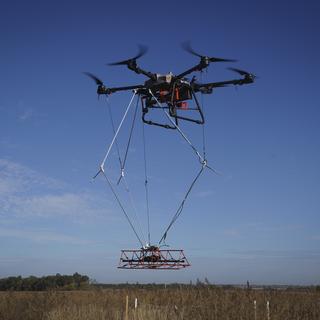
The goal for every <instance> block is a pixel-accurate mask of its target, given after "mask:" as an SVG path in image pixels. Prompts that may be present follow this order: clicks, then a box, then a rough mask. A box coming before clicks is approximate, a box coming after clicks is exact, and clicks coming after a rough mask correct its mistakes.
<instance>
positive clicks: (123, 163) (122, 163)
mask: <svg viewBox="0 0 320 320" xmlns="http://www.w3.org/2000/svg"><path fill="white" fill-rule="evenodd" d="M138 104H139V96H138V99H137V104H136V108H135V110H134V115H133V119H132V124H131V129H130V134H129V138H128V143H127V147H126V152H125V155H124V159H123V161H122V162H121V175H120V178H119V180H118V182H117V184H119V183H120V181H121V178H122V177H124V167H125V165H126V161H127V157H128V151H129V147H130V143H131V138H132V135H133V130H134V125H135V122H136V117H137V110H138Z"/></svg>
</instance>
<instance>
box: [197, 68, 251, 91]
mask: <svg viewBox="0 0 320 320" xmlns="http://www.w3.org/2000/svg"><path fill="white" fill-rule="evenodd" d="M254 79H255V76H254V75H252V74H249V73H248V74H246V75H245V76H244V78H242V79H234V80H227V81H219V82H210V83H196V82H194V83H192V88H193V90H194V92H202V93H212V89H213V88H221V87H227V86H229V85H235V86H236V85H239V86H242V85H243V84H250V83H253V82H254Z"/></svg>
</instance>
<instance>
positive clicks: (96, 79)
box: [83, 72, 103, 86]
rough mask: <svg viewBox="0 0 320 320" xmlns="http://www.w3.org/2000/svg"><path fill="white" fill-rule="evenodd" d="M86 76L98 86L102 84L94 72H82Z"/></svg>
mask: <svg viewBox="0 0 320 320" xmlns="http://www.w3.org/2000/svg"><path fill="white" fill-rule="evenodd" d="M83 73H84V74H85V75H86V76H88V77H89V78H91V79H92V80H93V81H94V82H95V83H96V84H97V85H98V86H103V82H102V80H100V79H99V78H98V77H96V76H95V75H94V74H92V73H90V72H83Z"/></svg>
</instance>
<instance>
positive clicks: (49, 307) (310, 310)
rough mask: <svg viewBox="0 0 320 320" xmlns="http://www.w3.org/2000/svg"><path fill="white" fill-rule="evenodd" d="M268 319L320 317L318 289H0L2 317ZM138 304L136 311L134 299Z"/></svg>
mask: <svg viewBox="0 0 320 320" xmlns="http://www.w3.org/2000/svg"><path fill="white" fill-rule="evenodd" d="M127 295H128V297H129V310H128V319H134V320H148V319H152V320H164V319H170V320H173V319H186V320H189V319H190V320H197V319H212V320H255V318H254V304H253V303H254V300H256V304H257V311H256V315H257V318H256V320H265V319H267V313H266V302H267V301H269V302H270V320H271V319H272V320H319V319H320V293H319V292H316V291H312V290H310V291H308V290H305V291H303V292H302V291H296V292H290V291H289V292H286V291H271V290H260V291H257V290H244V289H222V288H215V287H211V286H207V287H205V286H204V287H195V286H193V287H182V288H180V289H179V288H169V289H168V288H167V289H165V288H163V289H160V288H155V289H134V288H132V289H131V288H130V289H103V290H90V291H69V292H67V291H65V292H61V291H49V292H2V293H0V319H1V320H20V319H21V320H40V319H41V320H102V319H103V320H105V319H106V320H109V319H110V320H113V319H117V320H118V319H121V320H122V319H125V301H126V296H127ZM135 298H138V308H137V309H134V299H135Z"/></svg>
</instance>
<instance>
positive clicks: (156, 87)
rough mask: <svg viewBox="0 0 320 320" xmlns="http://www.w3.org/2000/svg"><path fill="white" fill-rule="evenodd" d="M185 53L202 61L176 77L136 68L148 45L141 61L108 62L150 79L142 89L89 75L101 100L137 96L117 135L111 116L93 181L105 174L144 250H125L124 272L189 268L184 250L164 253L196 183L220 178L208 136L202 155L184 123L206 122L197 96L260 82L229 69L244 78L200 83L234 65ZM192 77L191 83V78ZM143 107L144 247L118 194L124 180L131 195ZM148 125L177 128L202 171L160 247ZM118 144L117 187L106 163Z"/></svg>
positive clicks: (187, 46) (141, 48) (140, 53)
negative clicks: (215, 68) (214, 70)
mask: <svg viewBox="0 0 320 320" xmlns="http://www.w3.org/2000/svg"><path fill="white" fill-rule="evenodd" d="M182 47H183V49H184V50H185V51H187V52H188V53H190V54H192V55H194V56H196V57H198V58H199V59H200V61H199V62H198V64H196V65H194V66H193V67H191V68H189V69H187V70H185V71H183V72H182V73H180V74H177V75H175V74H173V73H172V72H170V73H168V74H158V73H152V72H150V71H147V70H145V69H142V68H140V66H138V64H137V60H138V59H140V58H141V57H142V56H144V55H145V54H146V53H147V51H148V49H147V47H145V46H142V45H140V46H139V51H138V54H137V55H136V56H134V57H133V58H130V59H127V60H122V61H118V62H114V63H109V65H111V66H126V67H127V68H128V69H129V70H131V71H133V72H135V73H136V74H142V75H144V76H145V77H147V79H146V80H145V82H144V83H143V84H138V85H131V86H123V87H107V86H106V85H105V84H104V83H103V81H102V80H100V79H99V78H98V77H97V76H95V75H94V74H92V73H90V72H84V73H85V74H86V75H87V76H88V77H90V78H91V79H92V80H93V81H94V82H95V83H96V85H97V94H98V97H99V96H100V95H105V96H106V97H108V96H109V95H111V94H113V93H115V92H120V91H133V96H132V98H131V100H130V102H129V105H128V106H127V109H126V111H125V112H124V115H123V118H122V120H121V121H120V123H119V126H118V128H117V130H115V127H114V123H113V120H112V116H111V111H110V120H111V125H112V129H113V133H114V137H113V139H112V141H111V143H110V145H109V147H108V149H107V152H106V154H105V157H104V159H103V161H102V163H101V165H100V169H99V171H98V172H97V174H96V175H95V176H94V177H93V179H95V178H96V177H97V176H98V175H99V174H102V175H103V177H104V178H105V180H106V182H107V184H108V185H109V187H110V190H111V192H112V194H113V195H114V197H115V200H116V202H117V203H118V205H119V207H120V209H121V211H122V212H123V213H124V215H125V217H126V219H127V221H128V222H129V224H130V226H131V229H132V231H133V232H134V234H135V236H136V238H137V240H138V242H139V243H140V248H139V249H133V250H128V249H126V250H121V257H120V262H119V266H118V268H120V269H149V270H161V269H166V270H177V269H183V268H186V267H189V266H190V263H189V261H188V260H187V258H186V256H185V254H184V251H183V250H182V249H167V248H165V249H163V247H164V246H165V247H167V246H168V245H167V244H166V238H167V234H168V232H169V230H170V229H171V227H172V225H173V224H174V223H175V222H176V220H177V219H178V217H179V216H180V215H181V213H182V211H183V208H184V204H185V202H186V200H187V198H188V196H189V194H190V192H191V190H192V188H193V186H194V185H195V184H196V182H197V180H198V179H199V177H200V176H201V175H202V173H203V172H204V170H205V169H210V170H211V171H213V172H214V173H218V172H217V171H216V170H215V169H213V168H212V167H210V166H209V165H208V162H207V159H206V152H205V136H204V127H202V129H203V135H202V140H203V141H202V144H203V154H202V155H201V153H200V152H199V151H198V150H197V148H196V146H195V145H194V144H193V143H192V142H191V140H190V139H189V138H188V137H187V135H186V134H185V133H184V132H183V131H182V129H181V128H180V122H183V121H186V122H191V123H195V124H199V125H203V124H204V123H205V118H204V112H203V106H201V105H200V103H199V100H198V98H197V94H199V93H200V94H211V93H212V92H213V90H214V89H216V88H222V87H228V86H230V85H234V86H236V85H240V86H241V85H244V84H250V83H253V82H254V81H255V79H256V76H255V75H254V74H252V73H249V72H247V71H243V70H240V69H236V68H229V69H230V70H231V71H234V72H236V73H237V74H238V75H240V76H241V78H239V79H232V80H227V81H219V82H209V83H200V82H198V81H197V79H196V77H195V75H193V76H192V77H191V76H190V75H191V74H192V73H195V72H203V71H204V70H206V69H207V68H208V67H209V65H210V64H211V63H215V62H235V61H236V60H233V59H225V58H217V57H209V56H204V55H201V54H199V53H197V52H196V51H194V50H193V49H192V47H191V45H190V43H189V42H185V43H184V44H183V45H182ZM188 76H190V78H188ZM135 96H137V104H136V109H135V111H134V115H133V117H132V118H133V119H132V125H131V129H130V132H129V136H128V139H127V147H126V151H125V154H124V157H121V154H120V151H119V147H118V141H117V136H118V133H119V131H120V129H121V126H122V124H123V122H124V120H125V118H126V116H127V114H128V111H129V108H130V106H131V104H132V102H133V100H134V97H135ZM139 103H140V105H141V110H142V121H143V131H142V132H143V134H142V141H143V146H144V147H143V150H144V161H143V163H144V167H145V168H144V172H145V176H144V180H145V183H144V187H145V194H146V208H147V226H148V240H147V241H145V244H144V243H143V241H142V238H140V236H139V231H137V230H136V229H135V227H134V225H133V223H132V221H131V219H130V217H129V215H128V213H127V210H126V209H125V206H123V205H122V201H121V199H120V197H119V195H118V194H117V191H116V189H115V187H116V186H118V185H119V183H120V181H124V183H125V188H126V191H127V192H129V188H128V185H127V182H126V178H125V163H126V159H127V155H128V150H129V146H130V142H131V140H132V139H131V137H132V134H133V128H134V123H135V121H136V112H137V109H138V107H139ZM159 109H160V110H162V111H163V112H164V113H165V116H166V117H165V118H164V119H165V120H158V118H159V117H157V118H156V117H155V110H159ZM144 124H146V125H154V126H158V127H162V128H166V129H176V130H177V131H176V132H177V133H179V134H180V135H181V137H182V138H183V139H184V140H185V141H186V142H187V144H188V145H189V146H190V147H191V150H192V151H193V152H194V153H195V155H196V157H197V158H198V160H199V162H200V164H201V167H200V169H199V172H198V174H197V175H196V176H195V178H194V179H193V180H192V182H191V184H190V186H189V188H188V189H187V192H186V194H185V195H184V197H183V199H182V201H181V203H180V205H179V206H178V209H177V210H176V211H175V213H174V215H173V218H172V219H171V222H170V223H169V225H168V227H167V228H166V229H165V231H164V233H163V235H162V237H161V239H160V241H159V242H158V244H155V245H152V244H151V240H150V223H149V197H148V194H149V192H148V176H147V163H146V158H147V157H146V154H145V153H146V147H145V134H144ZM113 145H116V148H117V152H118V160H119V163H120V177H119V179H118V182H117V184H116V185H113V184H112V182H111V181H110V179H109V178H108V176H107V173H106V172H105V168H104V166H105V162H106V160H107V159H108V157H109V156H110V152H111V149H112V147H113Z"/></svg>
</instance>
